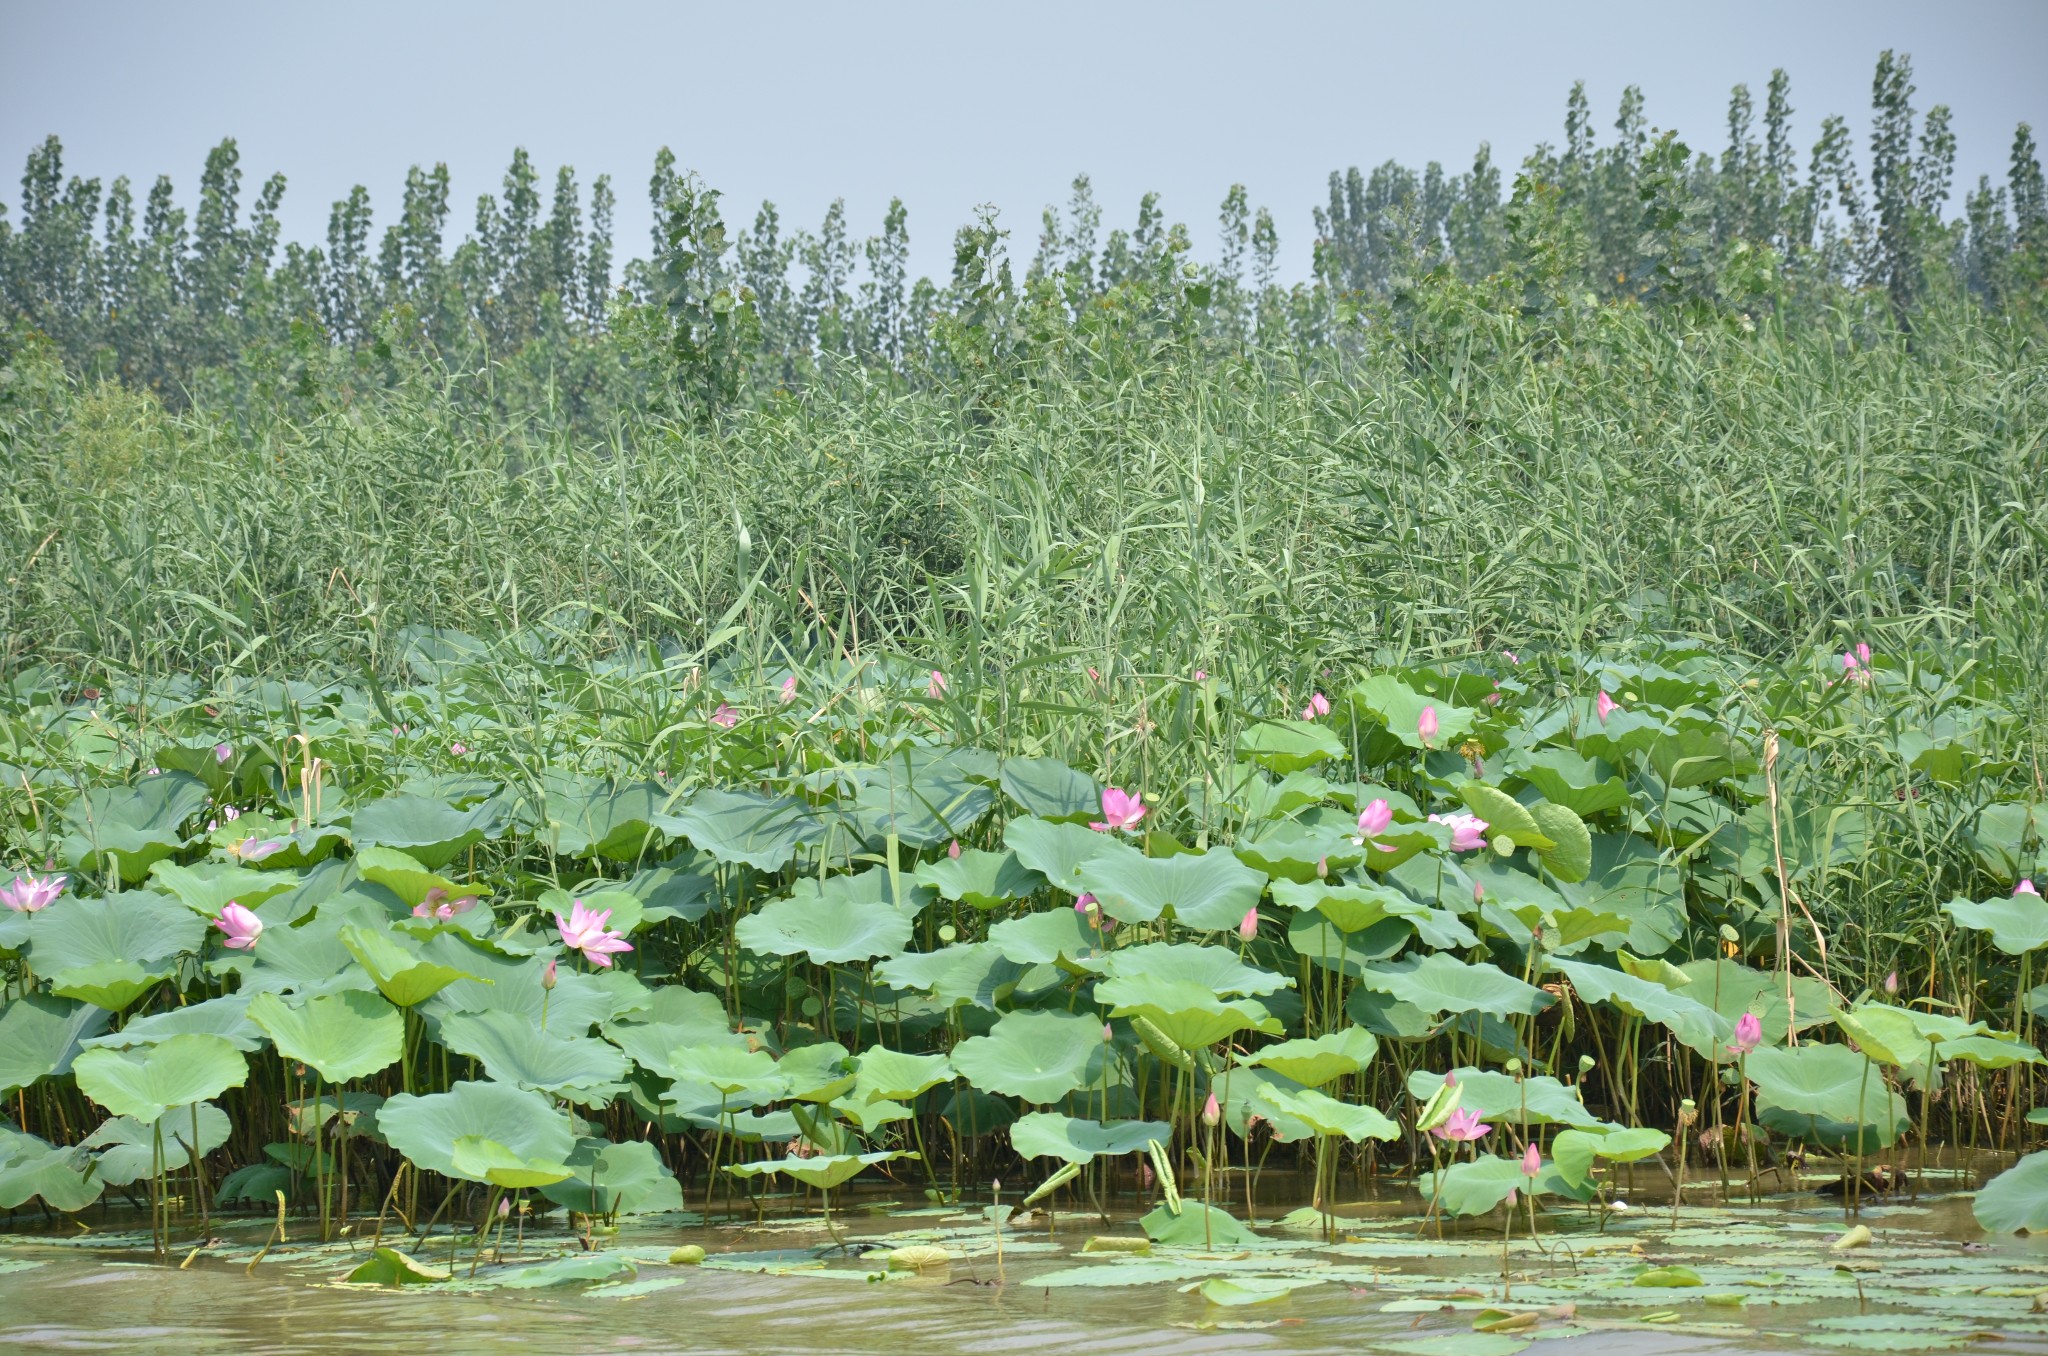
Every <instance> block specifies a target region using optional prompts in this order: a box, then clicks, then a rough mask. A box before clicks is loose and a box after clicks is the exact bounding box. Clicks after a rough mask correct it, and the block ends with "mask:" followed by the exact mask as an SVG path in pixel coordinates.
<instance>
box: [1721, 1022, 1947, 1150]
mask: <svg viewBox="0 0 2048 1356" xmlns="http://www.w3.org/2000/svg"><path fill="white" fill-rule="evenodd" d="M1743 1067H1744V1069H1745V1071H1746V1072H1747V1073H1748V1074H1749V1081H1750V1082H1752V1083H1754V1084H1756V1091H1757V1099H1756V1108H1757V1120H1758V1121H1759V1122H1761V1123H1762V1124H1763V1125H1764V1126H1765V1127H1766V1128H1768V1129H1771V1130H1775V1131H1777V1132H1778V1133H1780V1134H1784V1135H1792V1136H1796V1137H1798V1138H1801V1139H1806V1140H1812V1141H1816V1142H1819V1143H1821V1144H1825V1145H1828V1146H1830V1147H1834V1148H1843V1149H1844V1150H1845V1151H1852V1152H1853V1151H1854V1150H1855V1148H1856V1147H1857V1143H1858V1141H1859V1140H1860V1141H1861V1144H1862V1148H1863V1151H1864V1152H1866V1153H1868V1152H1875V1151H1877V1150H1879V1149H1884V1148H1887V1147H1889V1146H1890V1145H1891V1144H1892V1143H1894V1142H1895V1141H1896V1140H1897V1139H1898V1137H1899V1136H1900V1135H1901V1134H1903V1133H1904V1132H1905V1130H1906V1127H1907V1126H1908V1125H1909V1124H1910V1123H1911V1122H1910V1121H1909V1120H1908V1118H1907V1115H1906V1103H1905V1099H1904V1098H1902V1097H1900V1096H1899V1095H1898V1094H1897V1093H1896V1092H1893V1091H1892V1090H1891V1087H1890V1085H1889V1084H1888V1083H1887V1082H1886V1081H1885V1077H1884V1070H1883V1068H1882V1067H1881V1066H1880V1065H1878V1064H1877V1062H1876V1061H1874V1060H1872V1059H1870V1058H1869V1057H1868V1056H1865V1055H1861V1054H1858V1053H1857V1052H1856V1051H1854V1050H1851V1049H1850V1048H1849V1047H1848V1046H1846V1045H1813V1044H1807V1045H1800V1046H1796V1047H1793V1048H1791V1049H1773V1048H1770V1047H1764V1048H1761V1049H1757V1050H1752V1051H1751V1052H1750V1054H1749V1057H1748V1058H1747V1059H1746V1060H1745V1061H1744V1063H1743ZM1859 1127H1861V1130H1860V1133H1859Z"/></svg>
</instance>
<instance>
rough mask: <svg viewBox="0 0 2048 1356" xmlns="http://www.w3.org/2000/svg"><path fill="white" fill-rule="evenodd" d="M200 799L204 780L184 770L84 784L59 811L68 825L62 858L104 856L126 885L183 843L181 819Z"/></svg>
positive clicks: (77, 860)
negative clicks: (127, 782) (124, 782)
mask: <svg viewBox="0 0 2048 1356" xmlns="http://www.w3.org/2000/svg"><path fill="white" fill-rule="evenodd" d="M206 802H207V789H206V783H205V782H202V781H200V780H199V779H198V778H197V777H194V776H192V775H190V774H189V773H184V772H165V773H162V774H160V775H158V776H154V777H145V778H144V779H143V780H142V781H141V782H140V783H138V784H136V785H135V786H95V787H88V788H87V789H86V790H85V792H84V794H82V795H81V796H79V798H78V799H77V800H76V801H74V802H72V804H71V805H70V806H68V807H66V809H65V811H64V818H65V820H66V821H67V822H68V823H69V824H70V825H71V827H72V829H73V830H74V832H73V833H72V834H71V835H70V836H69V837H67V838H66V839H65V840H64V853H65V859H66V860H67V861H68V862H70V863H71V864H73V865H74V866H77V865H85V864H88V863H91V862H94V861H97V860H100V859H102V858H104V859H108V860H110V861H111V862H112V863H113V867H114V870H115V871H116V872H118V873H119V875H120V877H121V879H122V880H123V881H124V882H126V883H128V884H130V885H132V884H134V883H135V882H137V881H139V880H141V879H142V878H143V877H144V876H145V875H147V874H148V872H149V868H150V867H151V866H153V865H154V864H155V863H157V862H160V861H162V860H163V859H164V858H166V857H169V856H170V855H171V854H173V853H175V852H176V851H178V849H180V848H182V847H183V846H185V841H186V839H185V833H184V828H183V826H184V823H185V821H186V820H188V819H190V818H192V817H193V816H194V815H196V814H198V813H199V812H200V811H202V810H204V809H205V808H206ZM74 902H76V901H74Z"/></svg>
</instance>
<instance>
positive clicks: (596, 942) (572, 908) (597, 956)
mask: <svg viewBox="0 0 2048 1356" xmlns="http://www.w3.org/2000/svg"><path fill="white" fill-rule="evenodd" d="M611 917H612V911H611V910H610V909H605V910H604V911H602V912H598V911H595V910H592V909H586V908H584V907H583V901H582V900H580V899H572V900H570V901H569V916H568V917H567V918H564V917H562V915H560V914H556V915H555V927H556V928H557V929H558V930H559V931H560V932H561V934H562V945H564V946H566V947H568V948H569V949H570V950H571V951H581V952H582V953H583V958H584V959H585V960H587V961H589V962H590V963H591V964H592V965H600V966H603V967H604V968H605V969H607V970H609V969H610V968H611V965H612V956H613V955H614V954H615V953H617V952H620V951H631V950H632V949H633V944H632V943H631V942H628V941H627V940H626V934H625V933H623V932H613V931H610V930H609V929H607V928H606V927H605V924H606V923H609V922H610V921H611Z"/></svg>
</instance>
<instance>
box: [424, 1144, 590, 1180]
mask: <svg viewBox="0 0 2048 1356" xmlns="http://www.w3.org/2000/svg"><path fill="white" fill-rule="evenodd" d="M450 1156H451V1158H452V1159H453V1161H454V1164H455V1171H456V1173H457V1175H459V1176H462V1177H465V1178H468V1179H469V1180H471V1181H479V1180H480V1181H485V1182H489V1183H490V1184H491V1185H492V1186H497V1187H507V1188H510V1189H512V1190H515V1191H524V1190H530V1189H532V1188H534V1187H544V1186H552V1185H553V1184H554V1183H556V1182H559V1181H561V1180H562V1179H563V1178H565V1177H567V1176H569V1175H570V1172H571V1169H570V1167H569V1165H568V1164H566V1163H556V1162H552V1161H550V1160H548V1159H545V1158H525V1157H522V1156H521V1155H519V1154H515V1153H513V1152H512V1151H511V1150H510V1149H508V1148H506V1147H505V1146H504V1145H502V1144H500V1143H498V1141H496V1140H494V1139H490V1138H488V1137H486V1136H484V1135H457V1136H456V1137H455V1143H454V1145H453V1147H452V1150H451V1155H450Z"/></svg>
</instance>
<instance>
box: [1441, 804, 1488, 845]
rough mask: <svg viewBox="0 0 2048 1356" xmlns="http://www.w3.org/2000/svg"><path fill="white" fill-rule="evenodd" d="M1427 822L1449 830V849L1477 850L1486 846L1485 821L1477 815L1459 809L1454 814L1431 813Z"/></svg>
mask: <svg viewBox="0 0 2048 1356" xmlns="http://www.w3.org/2000/svg"><path fill="white" fill-rule="evenodd" d="M1429 822H1430V823H1432V824H1441V825H1443V826H1444V827H1445V828H1447V829H1449V830H1450V831H1451V851H1453V852H1477V851H1478V850H1479V849H1480V848H1483V847H1485V846H1486V830H1487V823H1486V821H1485V820H1483V819H1481V818H1480V817H1479V816H1478V815H1475V814H1467V813H1465V812H1463V811H1459V812H1458V813H1456V814H1448V815H1431V816H1430V817H1429Z"/></svg>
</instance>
